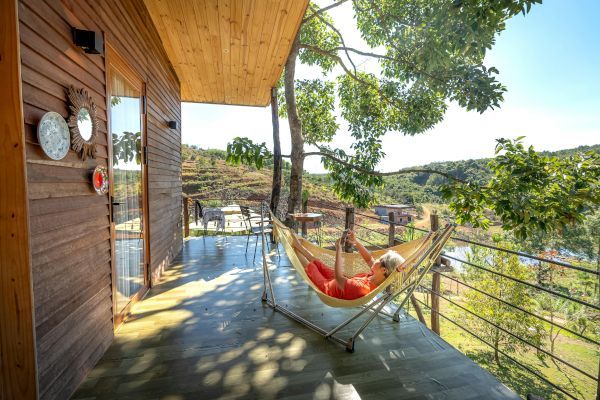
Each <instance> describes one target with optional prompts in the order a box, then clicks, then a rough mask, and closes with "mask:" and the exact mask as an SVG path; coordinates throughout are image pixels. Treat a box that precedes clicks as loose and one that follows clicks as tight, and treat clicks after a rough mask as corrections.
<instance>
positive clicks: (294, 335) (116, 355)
mask: <svg viewBox="0 0 600 400" xmlns="http://www.w3.org/2000/svg"><path fill="white" fill-rule="evenodd" d="M244 246H245V238H241V237H228V238H224V237H205V238H193V239H190V240H189V241H187V243H186V244H185V246H184V249H183V251H182V254H181V255H180V256H179V257H178V259H177V260H176V262H175V263H174V265H173V267H172V268H171V269H170V270H169V271H168V272H167V273H166V276H165V278H164V280H163V281H162V282H161V283H160V284H159V285H157V286H156V287H154V288H153V289H152V290H151V291H150V292H149V294H148V295H147V297H146V298H145V299H144V300H143V301H142V302H140V303H138V304H137V305H136V306H135V307H134V308H133V310H132V311H133V315H132V316H131V317H130V319H129V320H128V321H127V322H126V323H125V324H123V326H122V327H121V328H120V329H119V331H118V332H117V334H116V338H115V341H114V343H113V345H112V346H111V347H110V349H109V350H108V351H107V353H106V354H105V355H104V357H103V358H102V360H101V361H100V362H99V363H98V365H97V366H96V367H95V368H94V370H93V371H92V372H91V373H90V374H89V376H88V377H87V379H86V380H85V381H84V382H83V384H82V385H81V386H80V388H79V390H78V391H77V393H75V395H74V398H77V399H83V398H87V399H117V398H119V399H120V398H123V399H171V400H175V399H212V398H258V399H268V398H287V399H296V398H298V399H304V398H310V399H312V398H317V399H332V398H343V399H386V398H389V399H392V398H393V399H461V400H463V399H517V398H518V396H517V395H516V394H514V393H513V392H512V391H510V390H509V389H507V388H506V387H505V386H504V385H502V384H501V383H499V382H498V381H497V380H496V379H495V378H494V377H493V376H492V375H490V374H489V373H488V372H486V371H485V370H483V369H481V368H480V367H479V366H478V365H476V364H475V363H473V362H472V361H471V360H469V359H468V358H467V357H465V356H464V355H462V354H461V353H460V352H458V351H457V350H456V349H454V348H453V347H452V346H450V345H449V344H447V343H446V342H445V341H443V340H442V339H440V338H439V337H438V336H436V335H435V334H433V333H431V332H430V331H429V330H427V329H426V328H424V327H423V326H422V325H421V324H420V323H419V322H418V321H415V320H414V319H412V318H410V317H408V318H407V317H404V318H403V319H402V321H401V322H400V324H398V323H393V322H391V321H390V320H388V319H384V318H376V319H375V321H373V323H372V324H371V326H370V327H369V328H368V329H367V330H366V331H365V332H363V334H362V337H361V339H360V340H358V341H357V343H356V351H355V353H354V354H350V353H347V352H346V351H344V349H343V348H342V347H341V346H339V345H337V344H334V343H332V342H329V341H327V340H325V339H323V338H322V337H321V336H319V335H317V334H315V333H314V332H312V331H311V330H309V329H307V328H305V327H304V326H301V325H299V324H298V323H296V322H294V321H291V320H289V319H288V318H286V317H285V316H284V315H282V314H280V313H276V312H273V310H272V309H271V308H269V307H268V306H266V305H263V304H262V303H261V301H260V295H261V293H262V284H263V278H262V273H261V267H260V264H259V257H258V254H257V259H256V263H254V262H253V260H252V250H253V247H252V245H251V247H250V251H249V255H248V256H247V257H246V256H245V254H244V250H245V248H244ZM273 260H274V261H275V262H276V263H278V264H279V265H280V266H279V267H277V268H275V267H273V268H272V273H273V277H274V280H275V282H276V284H275V286H276V295H277V300H278V302H279V303H281V304H284V305H286V306H287V307H290V308H291V309H293V310H295V311H296V312H297V313H299V314H301V315H303V316H307V317H310V319H312V320H316V321H318V322H320V323H321V324H323V325H325V326H334V324H335V322H337V321H341V320H342V319H344V318H346V317H347V315H348V310H340V309H332V308H329V307H326V306H324V305H322V303H320V302H319V300H318V298H317V297H316V296H315V295H314V294H313V293H312V291H311V290H310V289H309V288H308V287H307V286H306V285H305V284H304V283H303V282H301V281H299V280H298V279H297V277H296V275H295V273H294V272H293V271H294V270H293V268H291V267H289V263H288V261H287V260H286V259H285V257H284V256H283V255H282V258H281V260H278V259H277V257H276V256H274V257H273Z"/></svg>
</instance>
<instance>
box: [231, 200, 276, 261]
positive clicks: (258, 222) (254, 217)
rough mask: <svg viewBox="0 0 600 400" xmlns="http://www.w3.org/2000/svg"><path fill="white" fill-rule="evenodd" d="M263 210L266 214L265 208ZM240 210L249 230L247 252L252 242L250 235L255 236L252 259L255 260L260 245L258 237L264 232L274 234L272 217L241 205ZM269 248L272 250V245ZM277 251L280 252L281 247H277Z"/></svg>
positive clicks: (247, 230)
mask: <svg viewBox="0 0 600 400" xmlns="http://www.w3.org/2000/svg"><path fill="white" fill-rule="evenodd" d="M261 207H262V206H261ZM262 211H263V214H264V210H262ZM240 212H241V214H242V219H243V220H244V226H245V228H246V232H247V239H246V254H248V244H249V243H250V236H254V238H255V241H254V258H253V259H252V261H255V260H256V247H257V246H258V237H259V236H261V235H262V234H263V233H264V234H268V235H272V234H273V224H272V222H271V219H270V217H265V218H263V217H261V216H260V215H258V214H256V213H255V212H253V211H252V209H250V207H247V206H240ZM267 212H268V211H267ZM253 224H254V225H253ZM267 247H269V244H268V241H267ZM269 250H270V247H269ZM277 251H278V252H279V248H278V249H277Z"/></svg>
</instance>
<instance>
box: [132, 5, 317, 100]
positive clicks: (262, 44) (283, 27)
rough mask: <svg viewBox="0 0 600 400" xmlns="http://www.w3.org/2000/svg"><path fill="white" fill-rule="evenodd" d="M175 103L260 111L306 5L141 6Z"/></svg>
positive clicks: (281, 66) (282, 65) (281, 67)
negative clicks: (169, 72) (174, 81)
mask: <svg viewBox="0 0 600 400" xmlns="http://www.w3.org/2000/svg"><path fill="white" fill-rule="evenodd" d="M144 2H145V4H146V7H147V8H148V11H149V12H150V16H151V18H152V21H153V22H154V24H155V25H156V29H157V30H158V33H159V35H160V38H161V40H162V42H163V45H164V47H165V50H166V52H167V55H168V56H169V58H170V60H171V63H172V64H173V67H174V68H175V72H176V73H177V75H178V76H179V80H180V82H181V100H182V101H189V102H200V103H219V104H238V105H250V106H266V105H268V104H269V102H270V91H271V88H272V87H273V86H274V85H275V84H276V82H277V80H278V79H279V77H280V76H281V72H282V70H283V67H284V65H285V61H286V59H287V56H288V54H289V51H290V48H291V45H292V41H293V39H294V37H295V35H296V32H297V31H298V28H299V26H300V23H301V21H302V18H303V17H304V12H305V11H306V7H307V5H308V0H144Z"/></svg>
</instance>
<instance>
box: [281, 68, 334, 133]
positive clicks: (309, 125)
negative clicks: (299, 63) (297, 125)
mask: <svg viewBox="0 0 600 400" xmlns="http://www.w3.org/2000/svg"><path fill="white" fill-rule="evenodd" d="M294 86H295V90H296V104H297V108H298V115H299V116H300V120H301V121H302V133H303V135H304V139H305V140H306V142H307V143H309V144H316V143H329V142H331V140H332V139H333V137H334V136H335V134H336V132H337V130H338V128H339V126H338V124H337V121H336V118H335V115H334V111H335V86H334V83H333V82H327V81H322V80H320V79H301V80H296V81H295V82H294ZM278 93H279V100H278V102H279V103H280V104H281V103H285V96H284V93H283V91H279V92H278ZM279 116H280V117H282V118H287V109H286V108H285V107H279Z"/></svg>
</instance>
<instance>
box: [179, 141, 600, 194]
mask: <svg viewBox="0 0 600 400" xmlns="http://www.w3.org/2000/svg"><path fill="white" fill-rule="evenodd" d="M590 150H591V151H596V152H600V145H594V146H580V147H577V148H574V149H566V150H560V151H557V152H552V153H548V152H547V153H544V154H551V155H555V156H558V157H567V156H569V155H571V154H573V153H575V152H578V151H590ZM225 156H226V153H225V151H223V150H215V149H209V150H202V149H198V148H197V147H196V146H189V145H185V144H184V145H183V147H182V158H183V160H184V162H183V191H184V193H186V194H188V195H193V196H196V197H200V198H205V199H209V198H211V199H214V198H218V199H239V198H252V199H266V198H268V197H269V195H270V193H271V183H272V174H271V167H272V164H269V163H267V165H266V167H265V168H263V169H262V170H257V169H256V168H253V167H248V166H244V165H235V166H234V165H227V164H226V163H225ZM489 161H490V159H489V158H481V159H476V160H461V161H444V162H435V163H430V164H426V165H423V166H421V167H423V168H430V169H436V170H439V171H442V172H446V173H449V174H452V175H454V176H457V177H458V178H461V179H466V180H471V181H479V182H484V181H486V180H488V179H489V178H490V171H489V169H488V168H487V163H488V162H489ZM283 176H284V183H283V186H282V203H283V202H284V201H285V199H286V198H287V188H288V182H289V163H287V162H285V161H284V171H283ZM384 182H385V184H384V187H383V188H382V189H379V190H378V193H377V195H378V200H379V201H381V202H393V203H405V204H423V203H434V204H443V203H444V201H443V200H442V199H441V197H440V193H439V190H438V189H439V185H440V184H442V183H444V182H445V179H444V178H442V177H440V176H438V175H431V174H407V175H399V176H393V177H386V178H385V181H384ZM304 188H305V190H308V192H309V194H310V198H311V199H312V200H317V201H321V202H326V203H332V204H335V205H342V202H340V201H339V200H338V199H337V197H336V195H335V194H334V193H333V192H332V190H331V189H330V188H331V182H330V178H329V177H328V176H327V175H326V174H310V173H305V175H304Z"/></svg>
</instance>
